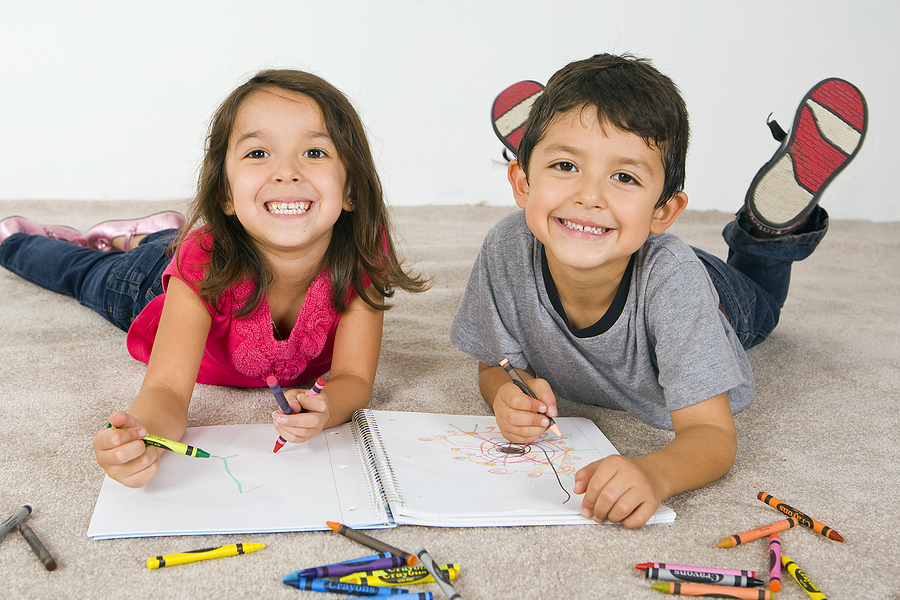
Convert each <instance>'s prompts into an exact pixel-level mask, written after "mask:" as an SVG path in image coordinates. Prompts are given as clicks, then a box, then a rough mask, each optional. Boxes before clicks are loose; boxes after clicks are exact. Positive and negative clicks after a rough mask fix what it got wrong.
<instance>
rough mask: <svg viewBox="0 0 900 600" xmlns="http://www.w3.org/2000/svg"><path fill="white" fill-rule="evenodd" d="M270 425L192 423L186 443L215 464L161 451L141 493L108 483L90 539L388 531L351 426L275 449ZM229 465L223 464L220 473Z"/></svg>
mask: <svg viewBox="0 0 900 600" xmlns="http://www.w3.org/2000/svg"><path fill="white" fill-rule="evenodd" d="M277 438H278V434H277V432H276V431H275V428H274V427H272V426H271V425H222V426H215V427H192V428H189V429H188V430H187V433H185V436H184V438H183V439H182V440H181V441H182V442H183V443H186V444H190V445H192V446H196V447H198V448H202V449H203V450H205V451H206V452H209V453H210V454H213V455H216V456H219V457H223V458H225V459H227V462H226V460H222V459H221V458H191V457H188V456H184V455H180V454H176V453H174V452H163V454H162V456H161V457H160V461H161V464H160V470H159V472H158V473H157V474H156V476H155V477H154V478H153V479H152V480H151V481H150V482H149V483H148V484H147V485H146V486H145V487H143V488H140V489H131V488H127V487H125V486H123V485H121V484H120V483H118V482H116V481H114V480H112V479H110V478H109V477H106V478H105V480H104V481H103V486H102V488H101V490H100V496H99V497H98V499H97V504H96V506H95V508H94V515H93V517H92V518H91V524H90V526H89V528H88V536H91V537H93V538H95V539H105V538H119V537H153V536H165V535H205V534H218V533H264V532H277V531H307V530H324V529H328V527H327V525H326V524H325V522H326V521H337V522H340V523H344V524H345V525H349V526H351V527H362V526H367V527H379V526H385V525H386V521H387V516H386V515H385V514H384V513H379V511H378V510H377V509H376V507H375V503H374V502H373V500H372V492H371V491H370V489H369V486H368V479H367V477H366V474H365V470H364V467H363V465H362V462H361V460H360V458H359V454H358V452H357V450H356V445H355V444H354V442H353V438H352V434H351V433H350V426H349V424H344V425H341V426H338V427H335V428H333V429H329V430H326V431H325V432H324V433H323V434H321V435H318V436H316V437H315V438H313V439H312V440H310V441H309V442H306V443H305V444H286V445H285V446H284V448H282V449H281V450H280V451H279V452H278V453H277V454H273V453H272V448H273V446H274V445H275V440H276V439H277ZM226 467H227V468H226Z"/></svg>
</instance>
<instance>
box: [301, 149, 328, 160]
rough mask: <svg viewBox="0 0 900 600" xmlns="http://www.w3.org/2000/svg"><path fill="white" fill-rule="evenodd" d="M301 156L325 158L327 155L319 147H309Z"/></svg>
mask: <svg viewBox="0 0 900 600" xmlns="http://www.w3.org/2000/svg"><path fill="white" fill-rule="evenodd" d="M303 156H305V157H306V158H325V157H326V156H327V155H326V154H325V151H324V150H322V149H321V148H310V149H309V150H307V151H306V152H304V153H303Z"/></svg>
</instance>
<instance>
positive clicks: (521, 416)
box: [492, 369, 556, 444]
mask: <svg viewBox="0 0 900 600" xmlns="http://www.w3.org/2000/svg"><path fill="white" fill-rule="evenodd" d="M501 370H502V369H501ZM503 376H504V377H506V376H507V375H506V373H505V372H504V373H503ZM528 387H529V388H530V389H531V391H532V392H534V395H535V396H537V397H538V398H539V399H538V400H535V399H534V398H531V397H530V396H527V395H526V394H524V393H523V392H522V390H520V389H519V388H518V387H517V386H516V384H514V383H513V382H512V381H508V382H506V383H504V384H503V385H501V386H500V388H499V389H498V390H497V395H496V396H495V397H494V402H493V403H492V406H493V409H494V416H495V417H496V418H497V425H498V426H499V427H500V431H501V432H502V433H503V437H505V438H506V439H507V440H509V441H510V442H513V443H516V444H530V443H531V442H533V441H534V440H536V439H538V438H539V437H540V436H541V435H542V434H543V433H544V432H545V431H547V427H549V426H550V421H549V420H548V419H547V415H550V416H551V417H555V416H556V396H555V395H554V394H553V390H552V389H550V384H549V383H547V382H546V381H544V380H543V379H530V380H528Z"/></svg>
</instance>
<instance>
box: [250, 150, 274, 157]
mask: <svg viewBox="0 0 900 600" xmlns="http://www.w3.org/2000/svg"><path fill="white" fill-rule="evenodd" d="M268 155H269V153H268V152H266V151H265V150H251V151H250V152H248V153H247V158H265V157H267V156H268Z"/></svg>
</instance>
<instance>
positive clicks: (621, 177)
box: [613, 173, 637, 183]
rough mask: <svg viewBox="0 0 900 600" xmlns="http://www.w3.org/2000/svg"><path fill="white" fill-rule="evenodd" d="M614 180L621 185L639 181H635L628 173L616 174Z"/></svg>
mask: <svg viewBox="0 0 900 600" xmlns="http://www.w3.org/2000/svg"><path fill="white" fill-rule="evenodd" d="M613 178H614V179H615V180H616V181H618V182H619V183H637V179H635V178H634V177H632V176H631V175H629V174H628V173H616V174H615V175H613Z"/></svg>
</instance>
